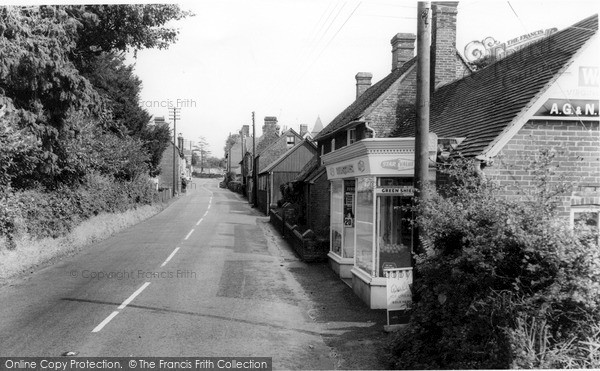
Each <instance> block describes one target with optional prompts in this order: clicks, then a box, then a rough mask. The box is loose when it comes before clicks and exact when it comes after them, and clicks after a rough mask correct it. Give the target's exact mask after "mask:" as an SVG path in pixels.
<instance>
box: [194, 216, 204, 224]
mask: <svg viewBox="0 0 600 371" xmlns="http://www.w3.org/2000/svg"><path fill="white" fill-rule="evenodd" d="M202 219H204V218H200V220H198V223H196V225H200V223H202Z"/></svg>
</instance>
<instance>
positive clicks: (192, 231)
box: [185, 228, 194, 240]
mask: <svg viewBox="0 0 600 371" xmlns="http://www.w3.org/2000/svg"><path fill="white" fill-rule="evenodd" d="M192 233H194V228H192V230H191V231H190V233H188V234H187V236H185V240H187V239H188V238H190V236H191V235H192Z"/></svg>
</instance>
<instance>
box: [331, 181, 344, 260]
mask: <svg viewBox="0 0 600 371" xmlns="http://www.w3.org/2000/svg"><path fill="white" fill-rule="evenodd" d="M343 192H344V181H342V180H332V181H331V223H330V229H331V251H332V252H334V253H335V254H337V255H339V256H342V233H343V232H344V214H343V211H344V210H343V197H344V193H343Z"/></svg>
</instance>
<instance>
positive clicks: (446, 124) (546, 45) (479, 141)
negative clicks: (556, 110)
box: [397, 14, 598, 156]
mask: <svg viewBox="0 0 600 371" xmlns="http://www.w3.org/2000/svg"><path fill="white" fill-rule="evenodd" d="M597 30H598V15H597V14H596V15H594V16H591V17H589V18H586V19H584V20H582V21H580V22H579V23H576V24H574V25H573V26H571V27H569V28H566V29H564V30H562V31H560V32H557V33H555V34H553V35H551V36H550V37H548V38H546V39H543V40H541V41H539V42H537V43H534V44H531V45H529V46H527V47H525V48H523V49H521V50H519V51H518V52H516V53H514V54H511V55H510V56H508V57H506V58H504V59H502V60H499V61H497V62H496V63H493V64H491V65H489V66H488V67H486V68H484V69H482V70H480V71H477V72H475V73H473V74H471V75H470V76H468V77H465V78H463V79H461V80H458V81H455V82H453V83H451V84H448V85H446V86H443V87H441V88H439V89H438V90H436V91H435V93H434V95H433V98H432V101H431V112H430V125H429V127H430V131H431V132H434V133H436V134H437V135H438V136H439V137H466V139H465V140H464V141H463V142H462V144H461V145H460V146H459V147H458V151H459V152H460V153H462V154H463V155H465V156H476V155H479V154H482V153H483V151H484V150H486V148H487V147H488V146H489V145H490V144H491V143H493V142H494V141H495V140H496V139H497V138H498V136H500V134H501V133H502V132H503V131H504V130H505V129H506V128H507V127H508V126H509V125H510V124H511V123H512V121H513V120H514V119H515V118H516V116H517V115H518V114H519V113H520V112H521V111H522V110H523V109H524V108H526V107H527V106H528V105H530V104H532V103H533V102H532V101H533V100H534V98H535V97H536V96H538V95H539V94H541V93H542V92H543V91H545V89H546V88H547V87H548V86H549V84H550V83H551V82H552V81H554V79H556V78H558V75H559V73H560V72H561V71H562V70H563V69H564V68H566V66H567V64H568V62H569V61H570V60H571V59H572V58H573V56H574V55H575V53H577V52H578V51H579V50H580V48H581V47H582V46H583V45H584V44H585V43H586V42H587V41H588V40H589V39H590V38H591V37H592V36H593V35H594V34H595V33H596V32H597ZM397 134H399V136H408V137H410V136H414V122H413V123H410V122H409V123H407V124H406V125H405V126H404V127H401V128H400V130H399V132H398V133H397Z"/></svg>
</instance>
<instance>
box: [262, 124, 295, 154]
mask: <svg viewBox="0 0 600 371" xmlns="http://www.w3.org/2000/svg"><path fill="white" fill-rule="evenodd" d="M288 133H292V134H293V135H295V136H296V137H298V138H299V139H302V137H301V136H300V134H298V133H297V132H296V130H294V129H291V128H290V129H287V130H285V131H284V132H282V133H281V135H280V136H278V137H277V138H275V139H274V140H273V142H271V143H269V145H268V146H266V147H265V148H264V149H263V150H261V151H257V152H258V153H257V156H260V155H261V154H263V153H265V152H267V151H268V150H269V149H271V148H272V147H273V146H274V145H275V144H276V143H277V142H278V141H280V140H282V138H284V139H285V138H286V135H287V134H288ZM261 142H262V140H261V141H259V142H258V143H256V147H258V144H259V143H261Z"/></svg>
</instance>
